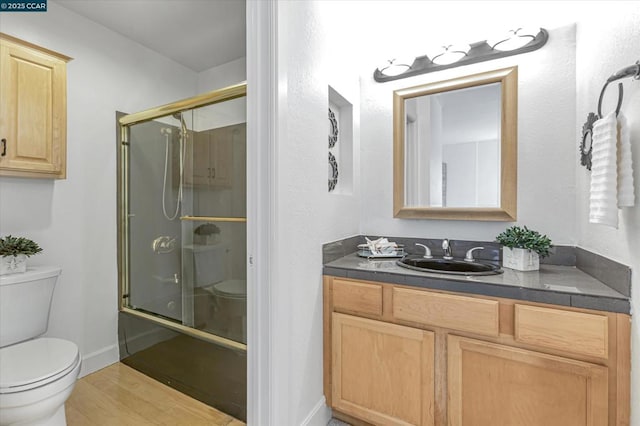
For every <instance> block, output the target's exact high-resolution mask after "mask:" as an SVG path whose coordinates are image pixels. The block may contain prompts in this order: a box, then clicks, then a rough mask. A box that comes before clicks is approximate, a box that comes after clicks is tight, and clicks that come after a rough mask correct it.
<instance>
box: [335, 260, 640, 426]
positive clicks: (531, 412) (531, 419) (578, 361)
mask: <svg viewBox="0 0 640 426" xmlns="http://www.w3.org/2000/svg"><path fill="white" fill-rule="evenodd" d="M323 281H324V392H325V397H326V400H327V404H328V405H329V406H330V407H332V409H333V410H334V415H335V416H336V417H338V418H341V419H343V420H345V421H348V422H350V423H352V424H354V425H367V424H374V425H452V426H457V425H532V426H534V425H536V426H537V425H545V426H551V425H558V426H560V425H561V426H572V425H575V426H578V425H580V426H583V425H594V426H595V425H626V424H629V423H628V422H629V404H630V395H629V392H630V390H629V388H630V384H629V380H630V378H629V377H630V376H629V375H630V325H631V324H630V316H629V301H628V298H626V297H625V296H624V295H622V294H620V293H618V292H616V291H615V290H612V289H610V288H609V287H607V286H605V285H604V284H602V283H601V282H600V281H598V280H596V279H595V278H593V277H591V276H589V275H587V274H586V273H584V272H582V271H580V270H578V269H576V268H573V267H567V266H556V265H545V266H544V267H543V268H542V269H541V271H540V272H534V273H522V272H517V271H511V270H505V273H504V274H501V275H494V276H488V277H465V276H462V277H460V276H457V277H452V276H445V275H443V274H425V273H420V272H414V271H408V270H406V269H403V268H399V267H398V266H397V265H395V262H394V261H393V260H385V261H369V260H366V259H361V258H358V257H357V256H355V255H354V254H352V255H347V256H345V257H343V258H340V259H337V260H334V261H333V262H330V263H328V264H326V265H325V267H324V280H323Z"/></svg>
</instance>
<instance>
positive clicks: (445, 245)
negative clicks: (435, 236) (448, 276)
mask: <svg viewBox="0 0 640 426" xmlns="http://www.w3.org/2000/svg"><path fill="white" fill-rule="evenodd" d="M442 250H444V256H442V258H443V259H445V260H451V259H453V255H452V252H451V243H450V242H449V240H448V239H447V238H445V239H444V240H442Z"/></svg>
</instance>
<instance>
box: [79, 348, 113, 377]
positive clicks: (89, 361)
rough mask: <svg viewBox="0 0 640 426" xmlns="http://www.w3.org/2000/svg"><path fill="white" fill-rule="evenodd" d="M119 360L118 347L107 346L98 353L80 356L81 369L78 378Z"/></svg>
mask: <svg viewBox="0 0 640 426" xmlns="http://www.w3.org/2000/svg"><path fill="white" fill-rule="evenodd" d="M119 360H120V358H119V356H118V345H111V346H107V347H106V348H102V349H100V350H98V351H95V352H91V353H90V354H86V355H83V356H82V367H81V368H80V377H84V376H86V375H87V374H91V373H94V372H96V371H98V370H101V369H103V368H104V367H107V366H109V365H111V364H115V363H116V362H118V361H119Z"/></svg>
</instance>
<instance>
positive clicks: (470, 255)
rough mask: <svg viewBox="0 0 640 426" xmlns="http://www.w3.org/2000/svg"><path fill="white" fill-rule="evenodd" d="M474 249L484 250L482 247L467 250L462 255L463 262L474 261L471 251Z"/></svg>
mask: <svg viewBox="0 0 640 426" xmlns="http://www.w3.org/2000/svg"><path fill="white" fill-rule="evenodd" d="M474 250H484V247H474V248H472V249H470V250H467V254H466V255H465V256H464V260H465V262H474V261H475V259H474V258H473V251H474Z"/></svg>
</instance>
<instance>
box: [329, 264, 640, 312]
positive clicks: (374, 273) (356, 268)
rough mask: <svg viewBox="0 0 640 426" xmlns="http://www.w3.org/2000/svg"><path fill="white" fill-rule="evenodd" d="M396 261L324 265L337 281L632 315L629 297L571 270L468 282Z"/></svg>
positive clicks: (545, 268)
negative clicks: (378, 283) (343, 280)
mask: <svg viewBox="0 0 640 426" xmlns="http://www.w3.org/2000/svg"><path fill="white" fill-rule="evenodd" d="M396 260H397V259H367V258H363V257H359V256H358V255H357V254H355V253H353V254H348V255H346V256H344V257H341V258H339V259H336V260H334V261H332V262H329V263H327V264H325V265H324V268H323V274H324V275H331V276H335V277H343V278H353V279H359V280H367V281H377V282H385V283H390V284H401V285H407V286H413V287H422V288H430V289H435V290H445V291H453V292H458V293H471V294H479V295H484V296H493V297H503V298H507V299H517V300H527V301H530V302H539V303H549V304H553V305H562V306H573V307H576V308H585V309H596V310H601V311H609V312H620V313H625V314H629V313H630V301H629V297H627V296H625V295H623V294H622V293H619V292H617V291H615V290H613V289H612V288H610V287H608V286H607V285H605V284H604V283H602V282H601V281H599V280H597V279H595V278H593V277H592V276H591V275H588V274H586V273H585V272H583V271H581V270H580V269H578V268H576V267H572V266H558V265H546V264H542V265H540V270H539V271H528V272H520V271H516V270H513V269H508V268H503V270H504V273H502V274H498V275H483V276H464V275H445V274H436V273H428V272H421V271H414V270H411V269H406V268H403V267H401V266H398V265H396Z"/></svg>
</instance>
